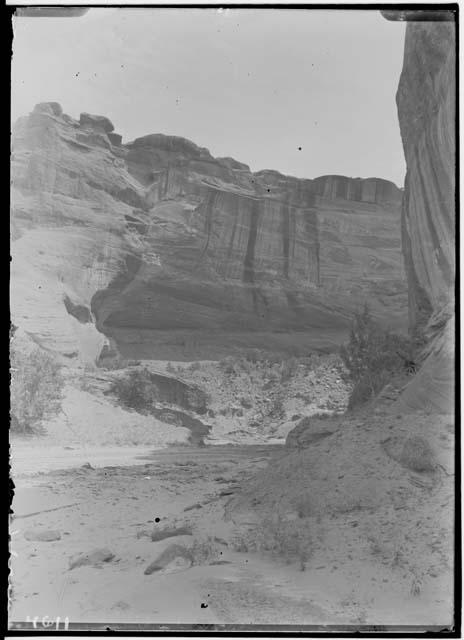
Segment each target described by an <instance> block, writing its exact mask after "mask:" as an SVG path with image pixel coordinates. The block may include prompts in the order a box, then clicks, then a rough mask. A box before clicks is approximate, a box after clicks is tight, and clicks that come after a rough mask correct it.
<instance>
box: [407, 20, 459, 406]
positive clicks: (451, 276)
mask: <svg viewBox="0 0 464 640" xmlns="http://www.w3.org/2000/svg"><path fill="white" fill-rule="evenodd" d="M443 13H444V12H443ZM445 17H446V16H445ZM450 17H451V18H452V14H448V18H450ZM455 58H456V56H455V23H454V22H452V21H439V22H438V21H428V22H416V21H414V22H409V23H408V25H407V28H406V40H405V49H404V64H403V70H402V73H401V78H400V83H399V87H398V93H397V96H396V98H397V105H398V115H399V122H400V128H401V136H402V139H403V147H404V153H405V156H406V162H407V175H406V180H405V189H404V199H403V212H402V243H403V252H404V259H405V269H406V274H407V279H408V291H409V325H410V331H411V333H412V334H413V335H414V334H415V335H419V336H422V338H423V339H425V342H426V347H425V349H424V351H423V353H422V354H421V360H422V367H421V369H420V371H419V373H418V375H417V376H416V377H415V378H414V380H413V381H412V383H411V384H410V385H409V386H408V388H407V390H406V391H405V393H404V394H403V397H402V401H401V402H402V406H403V408H406V409H416V408H418V409H424V408H425V409H431V410H435V411H437V410H438V411H441V412H451V411H452V408H453V397H454V300H455V290H454V287H455V247H456V237H455V231H456V220H455V215H456V207H455V168H456V165H455V162H456V158H455V156H456V142H455V136H456V132H455V118H456V94H455V84H456V67H455V65H456V59H455Z"/></svg>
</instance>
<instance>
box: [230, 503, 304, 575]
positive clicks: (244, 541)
mask: <svg viewBox="0 0 464 640" xmlns="http://www.w3.org/2000/svg"><path fill="white" fill-rule="evenodd" d="M231 545H232V547H233V548H234V549H235V550H236V551H239V552H247V551H261V552H262V551H264V552H268V553H270V554H271V555H272V556H274V557H277V558H282V559H284V560H285V561H286V562H294V561H298V562H299V565H300V569H301V570H302V571H304V570H305V568H306V562H307V561H308V560H309V558H310V557H311V555H312V553H313V550H314V542H313V537H312V534H311V531H310V528H309V525H308V522H306V521H304V520H286V519H285V518H283V517H282V516H280V515H277V516H274V517H272V518H266V519H264V520H262V521H261V522H260V524H259V525H256V526H255V527H253V528H252V529H249V530H248V531H245V532H241V533H237V534H236V535H235V537H234V538H233V539H232V541H231Z"/></svg>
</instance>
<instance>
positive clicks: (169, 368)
mask: <svg viewBox="0 0 464 640" xmlns="http://www.w3.org/2000/svg"><path fill="white" fill-rule="evenodd" d="M166 371H167V372H168V373H176V368H175V367H174V366H173V364H172V362H168V363H167V365H166Z"/></svg>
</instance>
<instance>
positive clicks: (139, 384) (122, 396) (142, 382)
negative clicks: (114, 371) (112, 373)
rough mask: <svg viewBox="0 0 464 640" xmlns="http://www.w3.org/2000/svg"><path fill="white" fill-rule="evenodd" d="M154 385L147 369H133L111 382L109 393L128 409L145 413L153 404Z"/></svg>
mask: <svg viewBox="0 0 464 640" xmlns="http://www.w3.org/2000/svg"><path fill="white" fill-rule="evenodd" d="M155 391H156V389H155V385H154V383H153V382H152V379H151V376H150V372H149V371H148V369H145V368H144V369H135V370H133V371H130V372H129V373H128V374H127V375H125V376H124V377H120V378H116V379H115V380H113V382H112V383H111V387H110V393H112V394H113V395H115V396H116V397H117V398H118V400H119V401H120V402H121V403H122V404H123V405H124V406H125V407H127V408H128V409H134V410H135V411H138V412H139V413H146V412H148V411H149V410H150V408H151V407H152V406H153V401H154V399H155Z"/></svg>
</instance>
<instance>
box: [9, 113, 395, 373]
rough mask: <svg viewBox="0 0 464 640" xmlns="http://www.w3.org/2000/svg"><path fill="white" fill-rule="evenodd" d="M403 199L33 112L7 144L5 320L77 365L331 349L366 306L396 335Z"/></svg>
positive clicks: (184, 143) (86, 118) (387, 189)
mask: <svg viewBox="0 0 464 640" xmlns="http://www.w3.org/2000/svg"><path fill="white" fill-rule="evenodd" d="M401 200H402V192H401V190H400V189H398V188H397V187H396V186H395V185H394V184H393V183H391V182H388V181H386V180H381V179H378V178H369V179H359V178H357V179H352V178H346V177H343V176H322V177H320V178H316V179H314V180H309V179H308V180H304V179H297V178H293V177H290V176H285V175H282V174H281V173H279V172H277V171H272V170H264V171H259V172H256V173H253V172H251V171H250V169H249V167H248V166H247V165H246V164H243V163H241V162H238V161H236V160H234V159H232V158H214V157H213V156H212V155H211V154H210V152H209V151H208V150H207V149H204V148H201V147H198V146H197V145H196V144H194V143H193V142H190V141H188V140H186V139H183V138H179V137H175V136H165V135H162V134H152V135H148V136H144V137H142V138H138V139H136V140H134V141H133V142H130V143H127V144H123V142H122V138H121V136H120V135H118V134H117V133H116V132H115V131H114V127H113V125H112V123H111V122H110V121H109V120H108V119H107V118H105V117H103V116H93V115H91V114H85V113H84V114H81V116H80V119H79V120H75V119H73V118H71V117H70V116H68V115H66V114H64V113H63V111H62V109H61V107H60V105H59V104H57V103H43V104H40V105H37V106H36V107H35V108H34V110H33V112H32V113H31V114H30V115H29V116H25V117H23V118H20V119H19V120H18V121H17V123H16V124H15V126H14V129H13V135H12V225H11V228H12V258H13V260H12V280H11V282H12V286H11V302H12V304H11V309H12V319H13V322H14V323H15V324H16V325H17V326H20V327H21V328H22V329H23V330H25V331H27V333H28V334H29V335H30V336H31V337H32V338H33V339H34V340H36V342H38V343H40V344H42V345H43V346H45V347H47V348H50V349H54V350H56V351H58V352H59V353H61V354H62V355H63V356H64V357H67V358H70V359H74V358H77V359H80V360H84V361H95V360H96V359H98V357H99V356H100V354H102V353H104V354H106V355H108V354H111V353H116V352H119V353H121V354H122V355H123V356H125V357H129V358H130V357H132V358H155V359H156V358H159V359H174V360H175V359H195V358H201V357H205V358H207V357H212V358H214V357H220V356H223V355H225V354H226V353H228V352H230V351H231V350H233V349H235V348H237V347H258V348H274V349H282V350H286V351H292V350H294V351H301V348H303V347H304V348H306V349H309V350H310V349H311V348H312V347H325V348H334V347H335V346H336V345H337V344H338V343H340V341H341V340H343V338H344V336H345V335H346V331H347V327H348V326H349V322H350V319H351V314H352V312H353V310H355V309H356V308H358V307H360V306H361V305H362V304H363V303H364V301H365V300H368V301H369V303H370V305H371V307H372V310H373V313H374V315H376V316H377V318H378V319H379V320H380V321H381V322H383V323H384V324H386V325H389V326H393V327H394V328H397V329H398V328H402V327H405V325H406V319H405V314H404V309H405V307H406V282H405V278H404V275H403V266H402V261H401V246H400V225H401V223H400V209H401Z"/></svg>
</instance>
